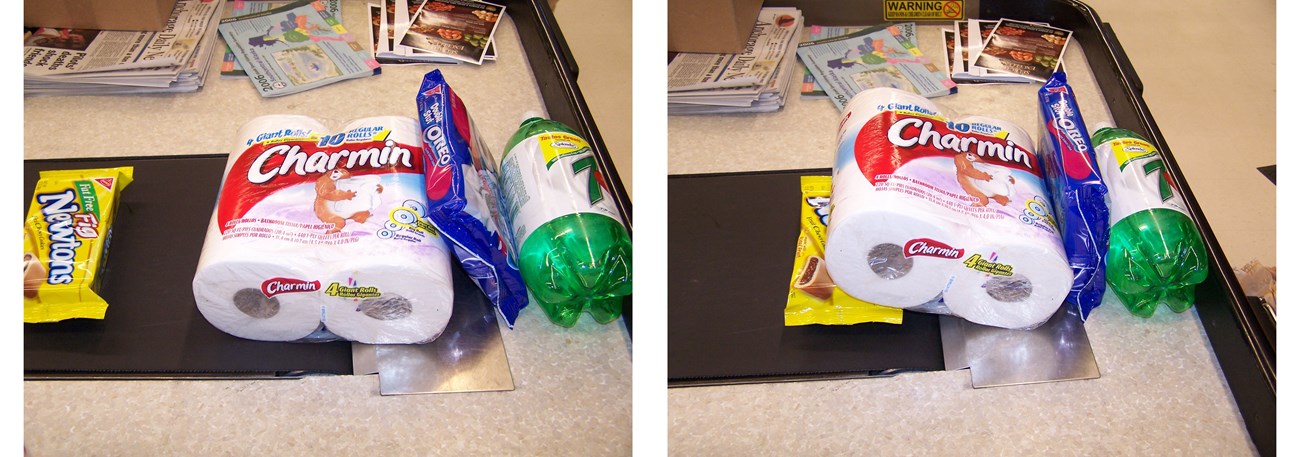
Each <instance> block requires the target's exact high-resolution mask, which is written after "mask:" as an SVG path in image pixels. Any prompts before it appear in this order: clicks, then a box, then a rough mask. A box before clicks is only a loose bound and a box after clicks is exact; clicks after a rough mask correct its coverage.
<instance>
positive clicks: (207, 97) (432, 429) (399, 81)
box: [23, 0, 632, 457]
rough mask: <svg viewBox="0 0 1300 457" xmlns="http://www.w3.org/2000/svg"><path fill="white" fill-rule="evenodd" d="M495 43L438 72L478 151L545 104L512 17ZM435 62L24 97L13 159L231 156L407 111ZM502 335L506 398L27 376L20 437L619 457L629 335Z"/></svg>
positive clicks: (40, 448)
mask: <svg viewBox="0 0 1300 457" xmlns="http://www.w3.org/2000/svg"><path fill="white" fill-rule="evenodd" d="M363 8H364V3H363V2H359V1H353V0H348V1H346V2H345V3H344V9H343V15H344V18H345V19H344V24H345V25H346V26H348V27H349V28H350V29H355V30H364V29H357V28H356V27H354V26H353V25H352V24H353V23H354V22H355V21H353V20H352V19H351V18H363V17H365V16H364V11H363ZM362 35H363V36H364V34H362ZM497 49H498V55H499V58H498V61H497V62H496V63H491V64H486V65H483V66H481V67H476V66H473V65H460V66H441V67H439V68H441V69H442V70H443V72H444V74H445V75H446V77H447V79H448V80H449V82H450V83H451V84H452V87H453V89H455V90H456V92H457V95H459V96H460V97H461V98H462V99H463V100H464V102H465V104H466V106H467V107H468V108H469V110H470V112H471V114H472V115H473V116H474V120H475V121H476V122H477V123H478V130H479V133H480V134H481V135H483V137H484V139H485V141H486V142H487V144H489V145H497V146H496V147H497V148H500V147H502V146H504V145H505V143H506V140H507V138H508V137H509V135H511V134H512V133H513V132H514V129H515V126H516V125H518V124H517V123H518V120H519V116H520V114H522V113H523V112H525V111H527V110H538V111H542V112H544V109H543V108H542V107H541V106H542V103H541V98H540V95H539V94H538V90H537V88H536V84H535V83H534V81H533V75H532V73H531V70H530V69H529V68H528V66H527V63H526V60H525V57H524V56H523V53H522V50H521V48H520V44H519V38H518V35H517V33H516V32H515V29H514V26H513V23H512V22H511V21H510V20H509V19H508V15H507V19H506V20H505V21H504V22H503V23H502V24H501V26H500V27H499V31H498V33H497ZM216 59H217V60H218V61H219V60H220V56H219V55H218V56H217V57H216ZM431 69H432V67H430V66H427V65H417V66H385V67H384V71H383V74H381V75H379V76H374V77H369V78H363V79H359V80H352V81H346V82H342V83H338V84H334V85H330V86H326V87H322V88H318V89H314V90H311V91H307V92H304V93H300V94H294V95H289V96H285V97H282V98H275V99H264V98H262V97H260V96H259V95H258V94H257V93H256V92H255V91H254V90H253V87H252V86H251V83H250V82H249V81H248V80H247V79H220V78H219V77H218V75H217V71H218V68H217V66H216V65H214V66H213V67H212V68H211V69H210V72H211V73H210V74H209V78H208V80H207V84H206V86H205V87H204V89H203V90H202V91H201V92H199V93H195V94H182V95H144V96H113V97H29V98H26V99H25V100H24V103H25V106H24V110H25V113H24V114H25V115H24V121H25V122H24V126H23V128H24V133H25V143H24V157H25V158H26V159H45V158H64V157H109V156H138V155H147V156H155V155H158V156H161V155H187V154H214V153H229V152H231V149H232V146H233V145H232V144H231V143H232V142H233V141H234V136H235V132H236V129H238V128H239V126H240V125H242V124H243V123H244V122H246V121H248V120H249V119H252V118H254V117H256V116H259V115H263V114H303V115H309V116H313V117H316V118H318V119H321V120H323V121H326V122H327V123H332V124H334V125H338V123H340V122H342V121H346V120H349V119H355V118H360V117H366V116H375V115H405V116H411V117H414V116H415V114H416V108H415V92H416V90H417V89H418V88H419V84H420V80H421V78H422V76H423V74H424V73H425V72H427V71H430V70H431ZM70 126H71V128H70ZM494 152H497V153H498V154H499V153H500V151H499V150H494ZM137 179H147V178H146V177H137ZM118 236H129V234H118ZM502 337H503V340H504V344H505V348H506V353H507V356H508V357H509V360H510V368H511V374H512V376H513V378H514V382H515V390H513V391H509V392H486V393H456V394H437V395H406V396H395V397H382V396H380V395H379V385H378V378H377V377H376V376H326V377H309V378H305V379H301V380H284V381H40V382H37V381H29V382H25V383H23V388H24V403H25V407H24V419H23V420H24V440H25V443H24V444H25V446H26V447H27V449H28V450H29V451H30V452H31V455H33V456H37V457H41V456H56V455H202V456H221V455H241V456H242V455H259V454H260V455H321V456H326V455H627V454H629V453H630V452H631V448H632V362H631V351H630V346H631V342H630V340H629V338H628V335H627V332H626V330H624V327H623V325H622V323H621V321H620V322H619V323H614V324H610V325H604V326H602V325H598V324H595V323H594V322H593V321H592V320H591V319H590V318H589V317H584V318H583V319H582V321H580V323H579V324H578V326H577V327H575V328H573V329H562V328H560V327H558V326H555V325H553V324H551V323H550V322H548V321H547V320H546V318H545V316H543V315H542V313H541V311H540V310H539V309H538V308H537V307H536V306H530V307H529V308H527V309H525V310H524V312H523V313H522V315H521V316H520V318H519V320H518V322H517V324H516V326H515V329H514V330H509V329H506V328H505V327H504V325H503V326H502Z"/></svg>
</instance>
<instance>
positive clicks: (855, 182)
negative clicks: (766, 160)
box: [826, 89, 1072, 328]
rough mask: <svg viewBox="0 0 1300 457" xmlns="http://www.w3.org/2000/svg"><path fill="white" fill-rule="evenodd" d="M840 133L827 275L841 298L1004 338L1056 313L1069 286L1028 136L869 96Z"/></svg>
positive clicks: (904, 99) (918, 104) (890, 96)
mask: <svg viewBox="0 0 1300 457" xmlns="http://www.w3.org/2000/svg"><path fill="white" fill-rule="evenodd" d="M839 132H840V133H839V143H838V145H839V146H838V148H837V151H836V160H835V171H834V177H833V179H834V182H833V190H832V192H831V214H830V224H829V227H828V230H829V234H828V238H827V252H826V266H827V268H828V270H829V272H830V274H831V277H832V278H834V279H835V283H836V284H837V285H839V287H840V288H841V289H843V290H844V291H845V292H846V293H849V294H850V295H853V296H855V297H857V298H859V299H862V300H866V301H871V302H873V303H877V304H880V305H884V306H892V307H897V308H909V309H914V310H921V311H925V312H939V313H944V312H950V313H952V314H955V315H958V316H960V317H963V318H966V319H968V320H970V321H972V322H976V323H980V324H985V325H993V326H998V327H1005V328H1032V327H1036V326H1038V325H1040V324H1042V323H1043V322H1044V321H1046V320H1047V319H1048V318H1050V317H1051V316H1052V314H1053V313H1054V312H1055V310H1056V309H1057V308H1059V307H1060V305H1061V300H1062V298H1063V297H1064V294H1065V293H1066V292H1068V290H1069V285H1070V283H1071V280H1072V275H1071V272H1070V269H1069V267H1068V265H1067V264H1066V263H1065V259H1064V251H1063V250H1062V248H1061V239H1060V235H1059V233H1058V231H1057V228H1056V226H1055V220H1054V218H1053V216H1052V215H1051V212H1050V209H1049V205H1048V203H1047V202H1048V200H1047V197H1046V194H1045V190H1044V186H1043V181H1042V170H1041V167H1040V165H1039V164H1038V160H1037V156H1036V155H1035V152H1034V149H1033V143H1032V140H1031V139H1030V138H1029V136H1028V135H1027V134H1026V133H1025V132H1024V130H1023V129H1021V128H1020V127H1019V126H1016V125H1014V124H1011V123H1010V122H1007V121H1003V120H1000V119H995V118H990V117H984V116H967V117H964V118H962V119H958V120H956V121H953V120H949V119H947V118H946V117H944V116H943V115H942V113H940V108H939V107H938V106H937V105H935V104H934V103H932V102H931V101H930V100H928V99H925V98H923V97H919V96H916V95H914V94H910V93H907V92H902V91H898V90H894V89H872V90H868V91H864V92H862V93H859V94H858V95H857V96H856V97H854V99H853V100H851V101H850V103H849V105H848V106H847V107H846V109H845V115H844V118H843V120H842V121H841V126H840V131H839ZM945 306H946V308H945Z"/></svg>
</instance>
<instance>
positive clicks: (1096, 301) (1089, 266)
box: [1038, 71, 1110, 319]
mask: <svg viewBox="0 0 1300 457" xmlns="http://www.w3.org/2000/svg"><path fill="white" fill-rule="evenodd" d="M1038 108H1039V114H1041V121H1042V122H1040V123H1039V126H1040V127H1041V129H1040V132H1039V133H1040V135H1039V145H1038V151H1039V155H1040V156H1041V157H1040V158H1041V159H1042V162H1043V170H1044V173H1045V175H1046V177H1047V188H1048V191H1049V193H1050V194H1051V196H1052V206H1053V207H1054V208H1053V209H1055V210H1056V211H1055V214H1056V215H1057V218H1059V221H1058V223H1059V228H1060V231H1061V237H1062V241H1064V243H1065V254H1066V258H1067V260H1068V261H1069V263H1070V268H1071V269H1073V270H1074V285H1073V286H1072V287H1071V288H1070V293H1069V294H1068V295H1066V297H1065V301H1066V302H1068V303H1071V304H1074V305H1076V306H1078V307H1079V314H1080V316H1082V317H1083V318H1084V319H1087V318H1088V313H1090V312H1092V310H1093V308H1096V307H1097V306H1098V305H1100V304H1101V298H1102V294H1104V293H1105V292H1106V249H1107V246H1108V243H1109V240H1110V211H1109V210H1108V209H1107V207H1106V184H1105V183H1103V182H1102V180H1101V171H1100V170H1099V169H1098V168H1097V158H1096V154H1095V153H1094V152H1093V150H1092V141H1091V140H1090V139H1089V138H1088V129H1087V127H1085V126H1084V124H1083V116H1081V115H1080V114H1079V104H1078V102H1077V101H1075V98H1074V91H1073V90H1072V89H1071V88H1070V85H1069V84H1068V83H1066V78H1065V73H1063V72H1059V71H1058V72H1056V73H1054V74H1052V77H1051V78H1049V79H1048V80H1047V83H1046V84H1044V85H1043V87H1042V88H1041V89H1039V90H1038Z"/></svg>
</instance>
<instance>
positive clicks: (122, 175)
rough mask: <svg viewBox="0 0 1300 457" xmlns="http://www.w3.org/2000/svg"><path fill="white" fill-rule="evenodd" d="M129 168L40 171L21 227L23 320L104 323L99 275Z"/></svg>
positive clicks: (130, 172)
mask: <svg viewBox="0 0 1300 457" xmlns="http://www.w3.org/2000/svg"><path fill="white" fill-rule="evenodd" d="M134 171H135V169H134V168H132V167H118V168H100V169H89V170H49V171H42V172H41V177H40V179H39V180H38V181H37V182H36V189H35V190H34V191H33V195H32V204H31V206H30V207H28V210H27V219H26V221H24V224H23V235H24V236H23V322H28V323H39V322H58V321H62V320H65V319H74V318H86V319H103V318H104V314H105V312H106V311H107V310H108V302H106V301H104V299H103V298H101V297H100V296H99V290H100V285H101V283H102V280H101V279H102V276H101V273H102V272H103V269H104V265H105V261H106V260H107V257H108V245H109V241H110V240H111V239H112V237H113V222H114V219H115V216H116V214H117V205H118V201H119V200H120V198H119V195H118V194H119V193H120V192H121V191H122V189H125V188H126V186H127V185H128V184H131V181H132V176H133V173H134Z"/></svg>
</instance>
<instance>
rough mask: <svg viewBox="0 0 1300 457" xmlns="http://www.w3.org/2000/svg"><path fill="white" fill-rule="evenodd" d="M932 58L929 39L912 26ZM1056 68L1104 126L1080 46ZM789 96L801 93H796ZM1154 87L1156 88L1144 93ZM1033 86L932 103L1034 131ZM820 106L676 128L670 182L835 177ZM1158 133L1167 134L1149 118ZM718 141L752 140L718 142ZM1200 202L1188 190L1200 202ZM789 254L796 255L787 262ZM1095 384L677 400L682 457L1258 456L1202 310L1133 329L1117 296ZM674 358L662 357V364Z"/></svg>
mask: <svg viewBox="0 0 1300 457" xmlns="http://www.w3.org/2000/svg"><path fill="white" fill-rule="evenodd" d="M918 33H919V34H920V38H919V41H920V44H921V46H922V50H923V52H924V53H925V54H926V55H929V56H938V55H940V54H939V52H941V51H939V50H938V49H933V47H934V46H942V44H941V43H942V41H940V39H939V37H938V34H939V31H938V28H937V27H933V26H926V27H920V28H919V29H918ZM1065 65H1066V67H1067V69H1069V70H1072V72H1071V73H1070V83H1071V85H1072V86H1073V88H1074V90H1075V92H1076V95H1077V97H1078V99H1079V102H1080V110H1081V113H1082V115H1083V116H1084V118H1085V123H1087V124H1089V125H1096V123H1097V122H1098V121H1099V120H1102V119H1107V120H1109V118H1110V114H1109V112H1108V110H1107V108H1106V107H1105V105H1104V103H1103V102H1102V100H1101V99H1100V97H1099V95H1098V89H1097V87H1096V82H1095V81H1094V80H1093V79H1092V77H1091V74H1090V73H1089V72H1088V71H1087V68H1088V67H1087V62H1086V60H1085V59H1084V57H1083V55H1082V52H1081V51H1080V50H1079V49H1078V47H1072V48H1070V50H1069V51H1068V52H1067V56H1066V60H1065ZM795 83H796V87H795V88H794V89H793V90H794V93H795V94H797V93H798V88H797V81H796V82H795ZM1148 84H1151V83H1150V82H1149V81H1148ZM1037 89H1038V86H1037V85H1002V86H962V87H961V89H960V92H959V93H958V94H956V95H952V96H945V97H940V98H936V99H933V101H935V102H936V103H937V104H938V105H940V107H941V108H942V112H943V113H944V114H946V115H948V116H949V117H953V118H956V117H961V116H964V115H971V114H979V115H985V116H992V117H998V118H1002V119H1006V120H1010V121H1012V122H1014V123H1016V124H1018V125H1020V126H1021V127H1022V128H1024V129H1025V130H1026V131H1027V132H1028V133H1029V134H1030V135H1031V136H1032V137H1034V138H1035V139H1037V138H1038V136H1039V133H1038V132H1037V128H1038V127H1037V119H1038V113H1037V99H1036V91H1037ZM839 115H840V113H839V112H838V110H837V109H835V107H834V106H833V105H832V104H831V102H830V101H828V100H803V99H800V98H799V97H798V96H797V95H793V96H792V97H791V98H790V99H789V101H788V102H787V105H786V106H785V108H784V109H782V111H780V112H778V113H773V114H763V115H717V116H670V117H669V119H668V128H669V133H670V135H669V158H668V170H669V173H670V174H690V173H711V172H728V171H755V170H780V169H805V168H829V167H830V165H831V161H832V155H833V151H834V145H835V142H836V138H835V134H836V131H835V130H836V126H837V125H838V123H839ZM1157 121H1158V122H1164V120H1163V119H1161V118H1159V117H1157ZM719 132H745V134H744V135H724V134H719ZM1194 189H1195V187H1194ZM792 249H793V248H792ZM1086 328H1087V331H1088V335H1089V339H1090V341H1091V344H1092V349H1093V351H1094V353H1095V355H1096V359H1097V364H1098V366H1099V368H1100V370H1101V377H1100V378H1098V379H1092V380H1083V381H1068V382H1056V383H1044V384H1033V385H1022V386H1009V387H994V388H986V389H973V388H972V387H971V379H970V373H969V371H966V370H962V371H947V372H931V373H909V374H902V375H898V376H895V377H891V378H877V379H857V380H834V381H809V382H788V383H766V384H748V385H733V386H714V387H684V388H672V389H669V391H668V416H669V426H668V435H669V439H668V449H669V453H670V455H675V456H695V455H711V456H729V455H737V456H741V455H743V456H750V455H863V454H870V455H963V456H964V455H1216V456H1217V455H1252V454H1253V453H1254V452H1255V451H1254V446H1253V445H1252V444H1251V441H1250V438H1249V435H1248V434H1247V432H1246V429H1245V426H1244V423H1243V421H1242V419H1241V417H1240V413H1239V411H1238V410H1237V406H1236V403H1235V401H1234V400H1233V398H1232V396H1231V393H1230V392H1229V390H1228V388H1227V384H1226V383H1225V381H1224V378H1223V375H1222V374H1221V372H1220V369H1219V366H1218V363H1217V361H1216V358H1215V356H1214V353H1213V351H1212V350H1211V348H1210V347H1209V342H1208V340H1207V338H1206V336H1205V333H1204V331H1203V330H1202V328H1201V324H1200V322H1199V319H1198V318H1197V316H1196V311H1195V310H1192V311H1189V312H1186V313H1183V314H1174V313H1171V312H1170V311H1168V310H1167V309H1162V310H1161V311H1160V312H1159V313H1157V315H1156V316H1155V317H1153V318H1151V319H1146V320H1143V319H1140V318H1137V317H1133V316H1131V315H1129V313H1128V312H1127V311H1125V310H1124V308H1123V306H1122V305H1121V304H1120V303H1118V301H1117V300H1116V299H1115V297H1114V296H1113V295H1110V294H1107V296H1106V301H1105V303H1104V304H1103V305H1102V307H1101V308H1099V309H1098V310H1096V311H1094V313H1093V315H1092V316H1091V317H1090V319H1089V320H1088V322H1087V324H1086ZM669 356H670V357H671V354H669Z"/></svg>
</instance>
